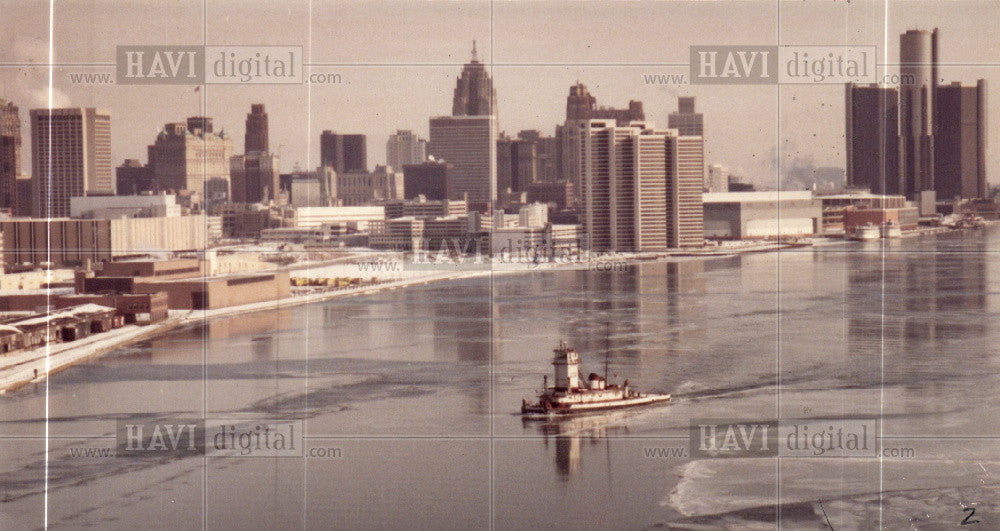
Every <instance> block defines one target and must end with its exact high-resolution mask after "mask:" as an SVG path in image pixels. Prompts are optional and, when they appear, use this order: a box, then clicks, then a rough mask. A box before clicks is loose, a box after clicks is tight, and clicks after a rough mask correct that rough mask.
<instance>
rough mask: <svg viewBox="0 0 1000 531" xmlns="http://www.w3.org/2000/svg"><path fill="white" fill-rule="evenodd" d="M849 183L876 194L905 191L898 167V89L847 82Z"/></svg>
mask: <svg viewBox="0 0 1000 531" xmlns="http://www.w3.org/2000/svg"><path fill="white" fill-rule="evenodd" d="M845 98H846V99H845V107H844V108H845V113H846V122H845V123H846V126H845V135H844V137H845V141H846V143H847V145H846V153H847V186H850V187H852V188H867V189H869V190H871V191H872V192H874V193H877V194H899V193H902V190H903V188H902V183H901V182H900V177H901V174H900V171H899V162H900V157H899V146H900V143H899V130H898V128H899V119H898V115H897V114H898V109H899V105H898V103H899V102H898V99H899V91H898V90H897V89H896V88H893V87H882V86H879V85H875V84H872V85H857V84H854V83H848V84H847V85H846V86H845Z"/></svg>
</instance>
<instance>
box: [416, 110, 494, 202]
mask: <svg viewBox="0 0 1000 531" xmlns="http://www.w3.org/2000/svg"><path fill="white" fill-rule="evenodd" d="M430 136H431V138H430V143H429V144H428V150H429V151H430V154H431V155H432V156H433V157H434V158H435V159H436V160H438V161H443V162H447V163H449V164H451V165H452V172H451V186H450V187H449V190H448V195H449V199H462V198H463V197H464V196H465V194H468V201H469V209H470V210H478V211H480V212H486V211H489V210H490V209H491V208H492V204H493V202H494V201H496V199H497V143H496V137H497V127H496V117H494V116H490V115H486V116H439V117H436V118H431V119H430Z"/></svg>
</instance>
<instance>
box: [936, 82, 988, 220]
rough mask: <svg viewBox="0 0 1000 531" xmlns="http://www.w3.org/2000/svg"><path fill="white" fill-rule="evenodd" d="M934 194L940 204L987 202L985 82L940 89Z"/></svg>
mask: <svg viewBox="0 0 1000 531" xmlns="http://www.w3.org/2000/svg"><path fill="white" fill-rule="evenodd" d="M934 109H935V113H936V116H935V118H934V120H935V133H934V190H935V192H936V196H937V199H938V200H942V201H944V200H949V201H950V200H952V199H954V198H956V197H960V198H962V199H975V198H985V197H987V195H988V187H987V183H986V148H987V146H986V113H987V106H986V80H985V79H980V80H979V81H978V82H977V83H976V84H975V85H972V86H963V85H962V84H961V83H958V82H955V83H952V84H950V85H941V86H939V87H938V88H937V98H936V99H935V103H934Z"/></svg>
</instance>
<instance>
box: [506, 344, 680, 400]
mask: <svg viewBox="0 0 1000 531" xmlns="http://www.w3.org/2000/svg"><path fill="white" fill-rule="evenodd" d="M552 352H553V358H552V366H553V367H554V368H555V385H554V386H552V387H549V381H548V380H549V378H548V376H543V380H542V382H543V387H544V390H543V391H542V393H541V394H540V395H538V402H537V403H534V404H532V403H528V401H527V400H523V399H522V400H521V414H522V415H525V416H526V417H540V418H549V417H553V416H558V415H569V414H573V413H584V412H591V411H600V410H608V409H621V408H627V407H635V406H643V405H647V404H652V403H655V402H669V401H670V395H660V394H652V393H640V392H638V391H636V390H635V389H632V388H630V387H629V385H628V380H625V382H624V383H623V384H622V385H620V386H619V385H617V384H608V382H607V377H601V376H600V375H598V374H596V373H590V376H589V377H588V378H587V381H586V382H583V381H581V379H580V356H578V355H577V353H576V351H575V350H573V349H571V348H569V347H568V346H567V345H566V343H565V342H563V341H560V342H559V347H558V348H556V349H555V350H553V351H552Z"/></svg>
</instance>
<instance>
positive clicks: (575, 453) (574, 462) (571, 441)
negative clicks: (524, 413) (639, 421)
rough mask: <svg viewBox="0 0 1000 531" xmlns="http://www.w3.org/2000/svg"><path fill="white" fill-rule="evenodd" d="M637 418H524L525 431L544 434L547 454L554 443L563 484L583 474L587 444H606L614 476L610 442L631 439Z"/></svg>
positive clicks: (612, 414) (623, 414) (625, 414)
mask: <svg viewBox="0 0 1000 531" xmlns="http://www.w3.org/2000/svg"><path fill="white" fill-rule="evenodd" d="M637 414H638V412H637V411H607V412H602V413H587V414H579V415H574V416H570V417H558V418H552V419H548V420H533V419H530V418H523V419H522V424H523V426H524V428H525V429H531V428H535V429H536V430H538V432H539V433H541V434H542V439H543V441H544V443H545V449H546V453H547V452H548V448H549V444H550V439H554V442H555V464H556V471H557V472H558V473H559V476H560V478H561V479H562V480H564V481H569V480H570V478H571V477H572V476H575V475H576V474H577V473H579V471H580V461H581V450H582V446H583V442H584V441H585V440H586V441H587V442H589V443H590V444H591V445H595V446H596V445H599V444H600V443H601V442H602V440H603V442H604V444H605V448H606V450H607V452H606V454H607V460H608V463H607V466H608V474H609V475H610V473H611V446H610V439H611V437H616V436H624V435H627V434H628V419H629V418H631V417H634V416H636V415H637Z"/></svg>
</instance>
